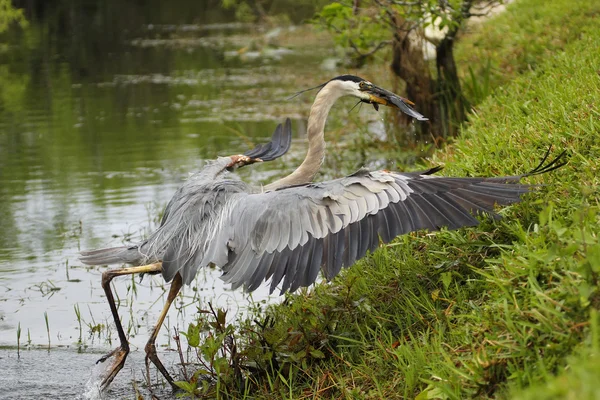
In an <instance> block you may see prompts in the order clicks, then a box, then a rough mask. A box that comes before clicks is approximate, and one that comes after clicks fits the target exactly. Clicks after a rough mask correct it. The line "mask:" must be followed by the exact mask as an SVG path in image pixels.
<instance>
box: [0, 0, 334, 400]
mask: <svg viewBox="0 0 600 400" xmlns="http://www.w3.org/2000/svg"><path fill="white" fill-rule="evenodd" d="M96 3H98V4H96ZM151 3H152V4H150V5H146V6H145V7H142V6H138V5H135V4H134V5H132V4H123V3H122V2H117V1H107V2H94V1H81V2H79V3H78V2H66V1H65V2H55V3H52V4H50V5H48V4H45V3H42V5H39V6H37V8H34V9H32V10H30V13H32V15H34V16H35V17H34V18H33V19H32V21H31V24H30V26H29V27H28V28H27V29H26V30H24V31H22V32H13V33H11V34H9V35H7V36H6V37H7V40H6V43H7V48H6V49H5V50H2V51H1V52H0V61H1V62H0V200H1V201H0V217H1V221H2V229H1V230H0V346H5V347H4V348H3V349H2V350H0V370H2V371H3V373H2V377H1V378H0V387H2V388H3V391H2V392H0V397H4V396H8V397H6V398H41V397H52V398H76V397H82V396H84V395H85V393H86V391H87V390H88V389H89V387H87V386H86V384H85V382H87V381H88V379H90V377H92V378H93V377H94V376H97V375H98V374H99V372H98V368H101V367H102V366H100V367H96V366H95V364H94V363H95V361H96V360H97V359H98V358H99V357H100V356H101V355H102V354H103V353H106V352H108V351H110V350H111V349H112V348H113V347H115V346H116V345H117V338H116V332H115V330H114V328H113V326H112V317H111V314H110V312H109V309H108V305H107V304H106V302H105V297H104V293H103V291H102V289H101V287H100V276H101V273H102V271H103V270H104V268H103V267H87V266H83V265H82V264H81V263H80V262H79V261H78V259H77V256H78V253H79V251H80V250H82V249H90V248H97V247H104V246H116V245H121V244H123V243H130V242H132V241H133V242H135V241H137V240H139V239H140V238H142V237H144V235H146V234H147V233H148V232H149V231H150V230H151V229H152V227H154V226H156V224H157V221H158V217H159V214H160V211H161V210H162V208H163V207H164V205H165V204H166V202H167V201H168V200H169V198H170V197H171V195H172V194H173V192H174V191H175V189H176V188H177V187H178V186H179V185H180V184H181V182H182V180H183V179H184V178H185V177H186V176H187V174H188V173H189V172H190V171H194V170H197V169H198V168H200V167H201V166H202V165H203V160H205V159H208V158H214V157H215V156H216V155H218V154H220V155H228V154H237V153H240V152H243V151H245V150H246V149H248V148H250V147H252V145H253V144H254V143H256V142H257V141H264V140H267V139H268V137H269V136H270V135H271V133H272V131H273V129H274V128H275V126H276V124H277V123H280V122H283V120H284V118H285V117H288V116H289V117H292V118H293V119H294V131H295V132H296V135H297V137H296V139H295V140H296V142H302V133H303V127H304V126H305V118H306V115H307V113H308V108H309V105H310V102H311V100H312V96H306V97H304V98H298V99H296V100H294V101H287V102H286V101H284V100H285V99H286V98H287V97H288V96H289V95H290V94H291V93H294V92H295V91H296V90H298V89H301V88H305V87H310V86H314V85H315V84H317V83H320V82H323V81H324V80H326V79H328V78H330V77H331V76H332V74H333V73H332V72H331V71H322V70H320V69H319V65H320V63H321V62H322V60H323V59H324V57H325V56H326V55H330V54H328V53H330V49H329V48H327V46H328V43H323V42H322V40H320V39H318V40H312V41H311V38H310V37H309V36H306V32H304V31H298V30H297V29H301V28H293V27H284V28H282V29H280V31H274V32H273V31H271V32H270V33H269V30H268V29H265V28H262V27H258V26H254V25H248V24H237V23H233V22H232V18H231V16H230V15H228V14H227V13H224V12H218V11H216V8H215V7H207V6H206V5H204V2H194V1H170V2H169V5H170V6H169V7H166V6H165V4H166V3H164V2H162V3H161V2H156V1H154V2H151ZM154 3H156V4H154ZM74 4H75V5H74ZM161 4H162V5H161ZM117 10H118V12H117ZM278 43H279V45H278ZM273 44H274V45H273ZM284 45H285V46H284ZM311 46H316V48H310V47H311ZM341 72H346V71H341ZM302 151H303V147H302V146H301V145H299V144H298V145H295V146H294V151H293V152H292V153H293V154H292V156H291V157H288V158H287V159H286V160H282V161H276V162H273V163H270V164H271V165H260V166H257V167H255V168H252V169H247V171H242V174H243V176H244V178H245V179H248V180H249V181H251V182H255V183H260V182H263V181H269V180H271V179H273V178H274V177H277V176H280V175H282V174H285V173H289V172H290V171H291V170H292V166H293V165H296V164H297V163H298V158H299V157H301V156H302V155H303V153H302ZM218 276H219V272H218V271H214V270H204V271H202V273H200V274H199V276H198V279H197V280H196V282H195V283H194V284H193V285H192V287H191V288H186V289H185V290H184V292H183V296H182V297H180V298H179V299H178V300H177V302H176V304H175V307H173V309H172V310H171V312H170V314H169V317H168V318H167V321H166V323H165V325H166V327H164V328H163V329H162V331H161V335H160V336H159V340H158V343H157V345H158V346H159V347H160V348H163V349H164V348H172V347H173V343H172V340H171V336H172V334H173V328H174V327H179V328H180V329H185V328H186V327H187V323H189V322H190V321H193V320H194V317H195V315H196V311H197V308H198V307H200V308H206V307H207V303H208V302H209V301H210V302H212V303H213V304H215V305H216V306H218V307H224V308H227V309H228V310H229V311H230V312H229V315H231V316H235V315H236V314H237V313H238V311H239V310H240V309H244V308H245V307H247V306H248V304H251V303H252V302H258V303H261V302H263V303H264V302H267V301H272V300H269V297H268V291H267V289H266V288H260V289H259V290H257V291H256V292H254V293H253V294H252V296H248V295H245V294H243V293H241V292H239V291H233V292H232V291H229V290H228V289H227V288H226V287H225V286H224V285H223V284H222V282H221V281H220V280H219V279H218ZM114 282H115V289H116V291H117V296H118V298H119V300H120V313H121V316H122V319H123V323H124V326H125V329H126V330H127V333H128V335H129V338H130V343H131V345H132V354H131V355H130V358H129V359H128V362H127V364H126V367H125V368H124V370H123V371H122V372H121V374H120V375H119V376H117V378H116V380H115V383H114V384H113V385H112V386H111V392H109V393H108V394H107V395H106V396H105V398H113V397H115V398H123V397H134V395H135V393H134V391H133V389H132V384H131V382H132V379H134V380H135V379H138V380H142V379H143V377H142V375H141V372H140V371H141V370H142V365H143V362H142V361H141V360H143V346H144V344H145V342H146V340H147V338H148V332H149V330H150V329H151V326H152V324H153V323H154V321H155V320H156V317H157V314H158V313H159V312H160V310H161V308H162V306H163V303H164V299H165V298H166V291H167V290H168V286H165V285H164V282H163V281H162V280H161V279H160V278H159V277H145V278H144V280H143V281H142V282H139V279H138V278H137V277H136V278H117V279H115V281H114ZM76 310H77V312H78V313H79V314H80V316H81V320H80V321H79V320H78V318H77V316H76ZM45 316H47V319H46V317H45ZM46 321H47V322H48V325H47V324H46ZM19 327H20V329H21V336H20V343H21V347H22V348H24V347H29V348H31V350H25V351H23V350H22V357H21V360H17V359H16V344H17V330H18V328H19ZM167 328H168V329H167ZM48 345H49V346H50V347H51V350H50V351H49V352H48V351H46V350H45V349H40V347H45V346H48ZM163 353H164V352H163ZM169 354H171V353H168V354H163V355H162V356H161V357H163V358H164V357H167V359H169V357H170V356H169ZM171 358H172V357H171ZM171 362H172V363H171V364H169V365H173V364H174V363H175V360H172V361H171ZM128 371H129V373H128ZM131 371H134V372H135V374H133V375H132V374H131ZM92 380H93V379H92ZM92 383H93V382H92ZM9 388H10V390H8V389H9ZM86 388H87V389H86ZM17 390H18V391H17ZM88 394H89V393H88ZM88 397H89V396H88ZM92 397H93V396H92Z"/></svg>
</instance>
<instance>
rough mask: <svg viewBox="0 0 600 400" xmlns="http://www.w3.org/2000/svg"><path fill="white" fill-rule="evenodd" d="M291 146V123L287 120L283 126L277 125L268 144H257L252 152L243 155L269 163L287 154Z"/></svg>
mask: <svg viewBox="0 0 600 400" xmlns="http://www.w3.org/2000/svg"><path fill="white" fill-rule="evenodd" d="M291 144H292V122H291V121H290V119H289V118H287V119H286V120H285V124H284V125H283V126H282V125H281V124H279V125H277V128H276V129H275V132H273V136H272V137H271V141H270V142H269V143H265V144H258V145H256V147H255V148H253V149H252V150H249V151H247V152H245V153H244V155H245V156H248V157H251V158H260V159H261V160H263V161H271V160H274V159H276V158H279V157H281V156H282V155H284V154H285V153H287V152H288V150H289V149H290V145H291Z"/></svg>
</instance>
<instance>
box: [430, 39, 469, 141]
mask: <svg viewBox="0 0 600 400" xmlns="http://www.w3.org/2000/svg"><path fill="white" fill-rule="evenodd" d="M436 67H437V75H438V79H437V95H438V109H439V114H440V115H439V116H440V122H441V123H440V124H438V126H439V128H440V129H441V130H440V132H438V135H440V136H443V137H449V136H454V135H456V133H457V132H458V127H459V125H460V124H461V123H462V122H464V121H465V119H466V112H465V102H464V98H463V95H462V91H461V87H460V80H459V79H458V71H457V69H456V63H455V61H454V38H453V37H448V36H447V37H445V38H444V39H442V41H441V42H440V44H438V46H437V47H436Z"/></svg>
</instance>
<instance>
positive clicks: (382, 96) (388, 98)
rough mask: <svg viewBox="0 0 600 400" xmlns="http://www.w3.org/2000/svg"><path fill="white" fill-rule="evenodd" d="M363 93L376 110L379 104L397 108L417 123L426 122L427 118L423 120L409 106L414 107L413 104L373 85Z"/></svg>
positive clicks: (421, 116)
mask: <svg viewBox="0 0 600 400" xmlns="http://www.w3.org/2000/svg"><path fill="white" fill-rule="evenodd" d="M365 92H366V93H367V94H368V95H369V101H368V102H370V103H371V104H373V107H374V108H375V109H376V110H378V109H379V104H381V105H384V106H388V107H392V108H397V109H399V110H400V111H402V112H403V113H405V114H408V115H410V116H411V117H413V118H416V119H418V120H419V121H428V120H429V119H428V118H425V117H424V116H423V115H422V114H419V113H418V112H416V111H415V110H414V109H413V108H412V107H411V106H414V105H415V103H413V102H412V101H410V100H408V99H405V98H403V97H400V96H398V95H396V94H394V93H392V92H390V91H388V90H385V89H382V88H380V87H377V86H375V85H372V86H371V87H370V88H368V89H366V90H365Z"/></svg>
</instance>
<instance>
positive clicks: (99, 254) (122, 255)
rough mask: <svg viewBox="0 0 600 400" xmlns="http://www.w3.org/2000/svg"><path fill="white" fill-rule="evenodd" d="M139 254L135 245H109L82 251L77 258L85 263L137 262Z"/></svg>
mask: <svg viewBox="0 0 600 400" xmlns="http://www.w3.org/2000/svg"><path fill="white" fill-rule="evenodd" d="M140 258H141V254H140V252H139V250H138V247H137V246H133V247H125V246H121V247H109V248H106V249H97V250H89V251H82V252H81V257H79V260H80V261H81V262H82V263H84V264H87V265H104V264H124V263H127V264H138V263H139V261H140Z"/></svg>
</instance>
